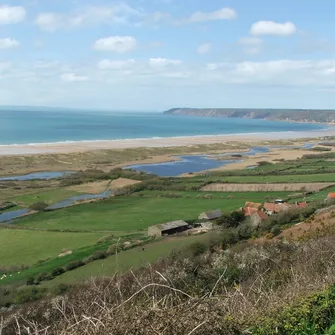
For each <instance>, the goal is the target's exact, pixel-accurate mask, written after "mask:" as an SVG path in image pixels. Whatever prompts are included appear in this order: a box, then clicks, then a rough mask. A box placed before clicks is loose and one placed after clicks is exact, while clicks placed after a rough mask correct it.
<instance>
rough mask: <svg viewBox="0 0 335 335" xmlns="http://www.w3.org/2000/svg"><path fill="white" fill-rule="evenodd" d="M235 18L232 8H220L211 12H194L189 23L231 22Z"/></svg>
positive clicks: (235, 14)
mask: <svg viewBox="0 0 335 335" xmlns="http://www.w3.org/2000/svg"><path fill="white" fill-rule="evenodd" d="M236 17H237V13H236V11H235V10H234V9H232V8H222V9H219V10H216V11H213V12H201V11H198V12H195V13H193V14H192V15H191V16H190V18H189V21H190V22H206V21H216V20H231V19H234V18H236Z"/></svg>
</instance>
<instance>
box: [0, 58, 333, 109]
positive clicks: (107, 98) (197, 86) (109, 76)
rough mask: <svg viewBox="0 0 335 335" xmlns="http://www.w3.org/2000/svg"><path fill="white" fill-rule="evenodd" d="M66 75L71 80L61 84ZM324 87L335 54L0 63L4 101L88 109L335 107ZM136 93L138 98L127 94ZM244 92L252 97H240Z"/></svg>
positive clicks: (329, 84)
mask: <svg viewBox="0 0 335 335" xmlns="http://www.w3.org/2000/svg"><path fill="white" fill-rule="evenodd" d="M60 79H61V80H63V81H64V83H65V82H66V83H67V85H65V84H61V83H60ZM18 82H19V83H20V85H17V83H18ZM71 83H72V84H71ZM204 89H205V92H204ZM283 90H285V92H284V91H283ZM325 90H329V92H331V91H332V92H333V91H335V59H323V60H314V59H301V60H292V59H274V60H270V61H258V62H256V61H254V62H252V61H247V62H246V61H242V62H238V61H237V62H234V61H232V62H222V63H208V64H206V63H203V64H191V63H187V62H185V61H183V62H181V61H178V60H173V59H168V58H152V59H147V60H136V61H134V60H132V59H119V60H114V59H105V60H101V62H99V63H97V62H95V61H94V62H85V63H83V64H77V65H76V64H73V63H71V64H67V63H63V62H59V61H54V62H51V61H48V62H26V63H21V62H19V61H15V60H14V62H12V63H11V64H8V63H3V64H1V63H0V101H2V104H15V102H16V101H17V96H20V102H21V103H22V104H26V105H51V106H52V105H54V106H57V105H58V106H59V105H63V106H73V107H76V106H77V107H78V106H79V107H87V108H89V107H95V108H98V107H104V108H106V107H107V108H108V107H110V108H115V109H118V108H137V109H145V108H147V107H148V106H151V104H152V101H157V105H156V106H155V108H158V109H159V108H163V107H162V106H165V105H169V104H170V103H171V101H173V102H174V104H176V105H179V104H180V103H181V102H183V103H185V104H187V101H193V103H194V104H195V105H206V103H207V104H208V101H212V103H211V104H212V105H218V106H220V105H221V104H222V105H227V104H228V105H232V106H233V105H234V106H239V104H243V103H245V104H247V103H250V101H252V103H253V104H254V105H257V104H260V105H261V106H262V105H266V104H268V103H269V102H270V103H272V105H271V106H273V107H276V106H278V105H280V104H281V103H282V104H285V103H287V101H288V100H287V97H288V96H291V97H292V99H297V100H296V105H298V108H299V107H302V106H301V105H300V106H299V104H301V101H303V102H304V106H306V108H311V106H316V107H318V106H317V104H320V106H319V107H322V108H323V106H325V105H326V104H330V106H329V108H335V105H334V102H333V99H332V96H331V94H329V96H327V101H326V102H324V104H325V105H323V106H322V103H323V101H324V100H323V99H322V97H320V95H318V94H319V93H318V92H321V91H322V92H323V91H325ZM297 91H301V92H302V91H303V92H304V93H303V94H304V96H305V98H306V99H307V100H306V99H305V98H304V97H303V96H299V97H297V96H296V94H295V93H296V92H297ZM129 92H132V94H134V95H135V97H136V99H131V100H129V99H128V100H127V99H125V97H127V96H129ZM204 93H206V94H204ZM244 94H246V95H245V97H246V99H245V100H248V101H247V102H245V101H244V100H243V101H242V100H240V98H239V97H240V96H242V95H243V96H244ZM222 95H223V96H222ZM178 97H179V98H180V99H182V100H178ZM194 99H195V100H194ZM215 99H216V100H215ZM264 99H266V102H264ZM111 104H112V105H111ZM313 104H314V105H313ZM331 104H332V105H331ZM182 105H183V104H182ZM168 107H171V106H168ZM290 107H291V106H290Z"/></svg>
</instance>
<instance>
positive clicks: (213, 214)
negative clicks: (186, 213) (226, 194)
mask: <svg viewBox="0 0 335 335" xmlns="http://www.w3.org/2000/svg"><path fill="white" fill-rule="evenodd" d="M221 216H222V212H221V210H220V209H217V210H215V211H208V212H204V213H201V214H200V215H199V219H200V220H202V219H204V220H215V219H218V218H220V217H221Z"/></svg>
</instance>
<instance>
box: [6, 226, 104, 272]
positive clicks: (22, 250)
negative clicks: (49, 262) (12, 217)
mask: <svg viewBox="0 0 335 335" xmlns="http://www.w3.org/2000/svg"><path fill="white" fill-rule="evenodd" d="M104 235H106V234H104V233H60V232H59V233H58V232H45V231H30V230H19V229H13V230H11V229H1V230H0V267H1V266H14V265H23V264H24V265H31V264H34V263H36V262H37V261H38V260H42V259H46V258H48V257H57V255H58V254H59V253H60V252H61V250H62V249H64V248H68V249H70V250H73V249H77V248H81V247H83V246H87V245H93V244H95V243H96V242H97V240H98V239H99V238H101V237H102V236H104Z"/></svg>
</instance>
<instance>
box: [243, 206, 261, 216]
mask: <svg viewBox="0 0 335 335" xmlns="http://www.w3.org/2000/svg"><path fill="white" fill-rule="evenodd" d="M242 209H243V210H244V215H245V216H251V215H253V214H255V213H257V211H258V209H257V208H255V207H244V208H242Z"/></svg>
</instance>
